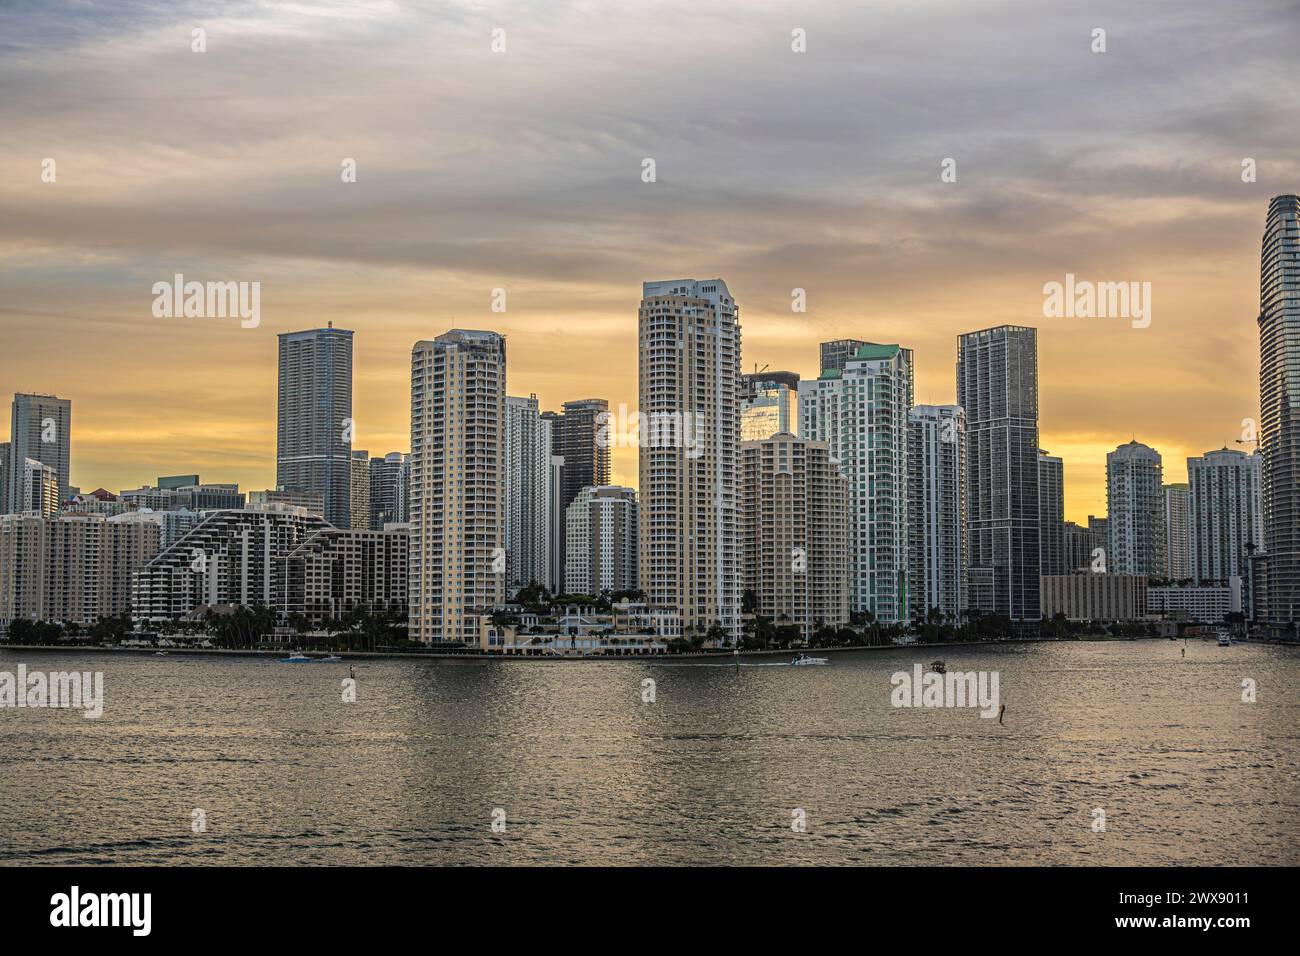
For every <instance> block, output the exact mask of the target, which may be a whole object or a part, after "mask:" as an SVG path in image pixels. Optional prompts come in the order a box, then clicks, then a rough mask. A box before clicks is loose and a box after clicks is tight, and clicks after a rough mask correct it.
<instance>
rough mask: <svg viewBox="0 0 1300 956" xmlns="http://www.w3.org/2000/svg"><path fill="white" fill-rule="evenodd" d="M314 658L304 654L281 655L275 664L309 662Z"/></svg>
mask: <svg viewBox="0 0 1300 956" xmlns="http://www.w3.org/2000/svg"><path fill="white" fill-rule="evenodd" d="M315 659H316V658H314V657H308V656H307V655H306V654H290V655H289V656H288V657H281V658H278V659H277V660H276V663H277V664H310V663H311V662H312V661H314V660H315Z"/></svg>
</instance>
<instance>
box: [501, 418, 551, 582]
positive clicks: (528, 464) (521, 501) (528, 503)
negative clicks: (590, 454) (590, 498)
mask: <svg viewBox="0 0 1300 956" xmlns="http://www.w3.org/2000/svg"><path fill="white" fill-rule="evenodd" d="M505 416H506V417H505V431H504V434H505V453H504V454H505V539H506V545H505V547H506V596H507V597H512V596H513V595H514V594H515V593H516V592H517V591H518V590H519V589H520V588H525V587H528V586H529V585H530V584H542V585H545V584H546V582H547V580H548V579H549V577H550V567H549V558H550V534H551V520H550V519H551V515H550V464H551V447H550V446H551V437H550V435H549V434H548V433H547V429H546V428H544V427H543V424H542V417H541V413H540V412H539V410H538V407H537V396H536V395H530V396H529V397H528V398H516V397H515V396H513V395H510V396H507V397H506V404H505Z"/></svg>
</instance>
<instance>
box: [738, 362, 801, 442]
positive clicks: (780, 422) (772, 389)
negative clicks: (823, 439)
mask: <svg viewBox="0 0 1300 956" xmlns="http://www.w3.org/2000/svg"><path fill="white" fill-rule="evenodd" d="M798 396H799V374H798V373H797V372H755V373H753V374H752V375H746V376H744V391H743V393H742V395H741V398H740V440H741V441H743V442H744V441H762V440H763V439H765V438H771V437H772V436H773V435H779V434H781V433H782V432H784V433H786V434H790V435H793V434H794V432H795V429H796V428H798V412H797V411H796V408H795V406H796V402H797V399H798Z"/></svg>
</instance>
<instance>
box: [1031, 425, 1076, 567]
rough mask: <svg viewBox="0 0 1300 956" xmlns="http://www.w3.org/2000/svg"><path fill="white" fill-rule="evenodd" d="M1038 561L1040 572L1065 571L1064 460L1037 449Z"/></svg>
mask: <svg viewBox="0 0 1300 956" xmlns="http://www.w3.org/2000/svg"><path fill="white" fill-rule="evenodd" d="M1038 564H1039V569H1040V570H1039V573H1040V574H1066V573H1068V572H1069V571H1070V568H1068V567H1067V566H1066V560H1065V462H1063V461H1062V460H1061V459H1060V458H1055V457H1053V456H1052V455H1049V454H1048V453H1047V452H1045V451H1043V450H1042V449H1041V448H1040V449H1039V450H1038Z"/></svg>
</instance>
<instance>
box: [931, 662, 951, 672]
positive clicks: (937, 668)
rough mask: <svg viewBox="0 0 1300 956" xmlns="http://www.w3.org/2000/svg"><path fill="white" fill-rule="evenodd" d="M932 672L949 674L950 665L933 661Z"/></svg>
mask: <svg viewBox="0 0 1300 956" xmlns="http://www.w3.org/2000/svg"><path fill="white" fill-rule="evenodd" d="M930 670H932V671H933V672H934V673H936V674H946V673H948V665H947V664H945V663H944V662H943V661H931V662H930Z"/></svg>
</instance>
